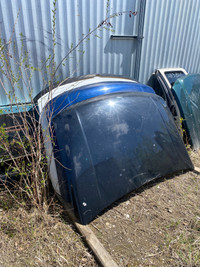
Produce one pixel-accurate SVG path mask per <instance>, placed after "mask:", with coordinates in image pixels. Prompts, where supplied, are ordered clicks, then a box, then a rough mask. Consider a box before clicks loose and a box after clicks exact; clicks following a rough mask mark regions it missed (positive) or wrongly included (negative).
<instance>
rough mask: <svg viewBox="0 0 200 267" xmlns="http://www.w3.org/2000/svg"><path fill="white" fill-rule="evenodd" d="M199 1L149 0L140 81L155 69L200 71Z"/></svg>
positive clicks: (143, 80) (145, 79)
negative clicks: (175, 68)
mask: <svg viewBox="0 0 200 267" xmlns="http://www.w3.org/2000/svg"><path fill="white" fill-rule="evenodd" d="M199 10H200V0H195V1H194V0H165V1H163V0H147V2H146V12H145V22H144V39H143V43H142V53H141V65H140V75H139V80H140V81H141V82H143V83H145V82H146V81H147V80H148V78H149V77H150V75H151V73H152V72H153V71H154V70H155V69H156V68H167V67H183V68H185V69H186V70H187V71H188V72H191V73H192V72H200V65H199V62H200V48H199V41H200V27H199V26H200V13H199Z"/></svg>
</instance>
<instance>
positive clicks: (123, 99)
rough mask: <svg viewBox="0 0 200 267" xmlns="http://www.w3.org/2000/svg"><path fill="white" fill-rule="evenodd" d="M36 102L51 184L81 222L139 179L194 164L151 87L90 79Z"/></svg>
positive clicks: (142, 181)
mask: <svg viewBox="0 0 200 267" xmlns="http://www.w3.org/2000/svg"><path fill="white" fill-rule="evenodd" d="M38 106H39V110H40V114H41V124H42V128H43V135H44V142H45V149H46V153H47V156H48V163H49V167H50V177H51V181H52V184H53V187H54V189H55V191H56V192H57V194H59V195H60V196H61V197H62V198H63V199H64V200H65V201H67V202H70V203H71V204H72V206H73V207H74V209H75V210H76V211H77V213H78V215H79V218H80V221H81V223H83V224H87V223H88V222H90V221H91V220H92V219H93V218H94V217H95V216H96V215H97V214H99V213H100V212H101V211H102V210H104V209H105V208H106V207H108V206H109V205H110V204H111V203H113V202H114V201H116V200H117V199H119V198H121V197H122V196H124V195H126V194H127V193H129V192H130V191H132V190H134V189H136V188H138V187H140V186H142V185H143V184H145V183H147V182H149V181H151V180H153V179H156V178H158V177H161V176H165V175H168V174H172V173H175V172H178V171H180V170H188V169H193V165H192V162H191V160H190V158H189V156H188V154H187V151H186V149H185V146H184V144H183V141H182V139H181V137H180V134H179V132H178V130H177V127H176V125H175V123H174V120H173V116H172V115H171V113H170V111H169V109H168V107H167V105H166V103H165V102H164V100H163V99H162V98H161V97H160V96H158V95H156V94H155V92H154V90H153V89H152V88H151V87H148V86H146V85H142V84H140V83H137V82H135V81H132V80H129V79H124V78H116V77H101V76H89V77H84V78H80V79H77V81H73V82H68V83H66V84H64V85H62V86H59V87H57V88H55V89H53V90H52V91H51V92H50V93H46V94H44V95H43V96H41V97H40V98H39V99H38Z"/></svg>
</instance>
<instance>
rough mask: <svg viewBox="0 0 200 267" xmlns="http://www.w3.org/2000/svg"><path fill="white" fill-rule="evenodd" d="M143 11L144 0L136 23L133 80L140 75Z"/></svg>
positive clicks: (144, 6) (144, 8)
mask: <svg viewBox="0 0 200 267" xmlns="http://www.w3.org/2000/svg"><path fill="white" fill-rule="evenodd" d="M145 10H146V0H141V1H140V9H139V12H138V15H139V23H138V33H137V36H138V37H137V48H136V58H135V68H134V79H135V80H139V74H140V61H141V51H142V40H143V29H144V18H145Z"/></svg>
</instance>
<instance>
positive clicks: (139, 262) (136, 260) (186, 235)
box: [0, 152, 200, 267]
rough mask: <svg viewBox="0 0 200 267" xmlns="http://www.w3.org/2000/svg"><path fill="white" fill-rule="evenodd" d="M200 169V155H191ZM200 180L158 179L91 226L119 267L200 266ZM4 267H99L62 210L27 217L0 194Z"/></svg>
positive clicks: (198, 176)
mask: <svg viewBox="0 0 200 267" xmlns="http://www.w3.org/2000/svg"><path fill="white" fill-rule="evenodd" d="M191 158H192V160H193V163H194V165H196V166H197V167H200V160H199V159H200V153H194V152H192V153H191ZM199 192H200V174H198V173H195V172H187V173H182V174H180V175H177V176H173V177H170V178H168V179H159V180H157V181H156V182H153V183H150V184H148V185H146V186H144V187H142V188H140V189H139V190H137V191H135V192H134V193H131V194H129V195H128V196H126V197H124V198H123V199H121V200H120V201H118V202H117V203H115V204H114V205H113V206H112V207H110V208H109V209H108V210H106V211H105V212H104V213H103V214H101V215H100V216H99V217H98V218H96V219H95V220H94V221H93V222H91V223H90V224H89V226H90V227H91V228H92V230H93V231H94V232H95V234H96V235H97V237H98V238H99V240H100V241H101V242H102V243H103V245H104V246H105V248H106V249H107V250H108V251H109V253H110V254H111V255H112V257H113V259H114V260H115V261H116V262H117V263H118V264H119V266H127V267H128V266H191V267H193V266H200V194H199ZM0 235H1V238H0V266H3V267H4V266H5V267H7V266H9V267H10V266H16V267H17V266H80V267H81V266H98V263H97V262H96V260H95V258H94V257H93V255H92V253H91V252H90V251H89V250H88V249H87V247H86V245H85V243H84V242H83V240H82V238H81V236H80V235H79V234H78V233H77V232H76V230H75V228H74V227H73V225H72V224H71V223H70V221H69V220H68V218H67V217H66V216H64V215H63V210H62V208H61V207H60V206H59V205H57V204H55V206H54V209H53V210H52V212H51V214H43V215H41V214H40V213H39V212H38V211H37V210H32V211H27V210H26V209H25V208H22V207H19V205H18V204H17V203H16V202H15V201H14V200H13V199H12V198H11V197H10V196H9V194H8V193H6V192H5V191H0Z"/></svg>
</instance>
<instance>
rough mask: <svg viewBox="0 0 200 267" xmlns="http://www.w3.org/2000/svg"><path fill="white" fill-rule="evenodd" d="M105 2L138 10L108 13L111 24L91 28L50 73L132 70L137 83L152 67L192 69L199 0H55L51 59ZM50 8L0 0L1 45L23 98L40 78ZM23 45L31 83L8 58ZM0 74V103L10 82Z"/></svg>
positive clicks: (94, 19)
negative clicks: (36, 69) (92, 32)
mask: <svg viewBox="0 0 200 267" xmlns="http://www.w3.org/2000/svg"><path fill="white" fill-rule="evenodd" d="M108 3H109V8H108V14H113V13H115V12H120V11H129V10H131V11H135V10H136V11H138V15H137V16H136V17H133V16H132V17H131V18H129V15H128V14H126V15H122V16H118V17H115V18H113V19H112V21H111V23H112V24H113V29H115V32H112V30H113V29H112V28H110V29H108V30H105V29H103V30H102V31H99V30H98V31H97V32H96V34H97V35H98V36H95V35H92V36H90V40H87V41H85V42H84V43H82V44H81V45H80V46H79V48H78V49H77V50H76V51H75V52H74V53H72V54H70V57H68V59H67V61H66V62H65V65H62V66H61V68H60V69H59V70H58V73H57V80H59V81H60V80H62V79H64V78H65V77H67V76H79V75H86V74H92V73H103V74H119V75H124V76H129V77H131V78H139V80H140V81H141V82H143V83H145V82H146V81H147V79H148V78H149V76H150V75H151V73H152V72H153V71H154V69H155V68H162V67H183V68H185V69H186V70H187V71H188V72H200V64H199V62H200V48H199V42H200V36H199V35H200V27H199V25H200V17H199V16H200V12H199V10H200V0H123V1H122V0H109V1H108V0H57V4H56V8H57V10H56V53H55V54H56V58H55V60H56V63H57V64H58V63H59V62H60V61H61V59H62V58H63V57H64V56H65V55H66V54H67V53H68V51H69V50H70V48H71V47H72V45H75V44H77V43H78V42H79V40H80V39H82V37H83V35H84V34H87V33H88V31H89V29H93V28H95V27H96V26H97V25H98V24H99V23H100V22H101V21H102V20H103V19H105V18H106V16H107V4H108ZM53 8H54V7H53V0H49V1H48V0H42V1H41V0H0V37H1V39H2V42H3V43H4V44H5V47H6V48H9V53H8V55H7V56H8V59H9V62H8V63H9V65H10V66H11V67H12V69H13V73H14V74H15V76H16V79H19V82H17V83H16V84H15V86H14V91H15V92H16V95H17V97H18V101H21V102H25V101H26V102H27V101H29V100H30V95H29V93H30V90H29V88H30V87H31V88H32V89H33V92H31V93H32V94H33V96H35V95H36V94H37V93H39V92H40V91H41V90H42V89H43V88H45V87H46V86H47V84H46V83H45V81H46V80H47V79H48V69H47V68H46V67H47V65H48V63H45V61H46V60H47V58H48V57H49V55H52V48H53V46H52V35H53V31H52V28H53V26H52V24H53V13H52V9H53ZM143 12H145V13H144V14H145V16H143V14H142V13H143ZM143 21H144V30H143ZM113 34H114V35H122V36H125V35H128V36H139V37H141V36H142V35H143V36H144V39H143V40H141V39H140V38H139V39H137V38H135V39H131V38H130V39H126V38H125V39H111V35H113ZM10 39H12V43H11V44H10V43H9V40H10ZM141 48H142V49H141ZM25 51H28V61H27V62H26V64H30V65H32V66H34V67H39V68H40V69H41V72H34V73H33V76H32V79H31V86H30V84H29V83H28V80H27V78H26V74H27V75H28V74H29V72H28V70H27V68H26V66H25V70H24V69H23V70H22V74H23V77H24V79H23V80H20V76H21V72H20V71H19V70H20V66H19V65H15V64H14V61H15V60H17V61H20V55H21V53H22V52H23V54H24V53H25ZM24 65H25V64H24ZM4 67H5V66H4ZM2 69H3V66H2V65H1V70H2ZM46 71H47V73H46ZM0 78H1V81H2V83H3V85H4V86H3V87H1V88H0V105H6V104H9V103H10V100H9V97H8V96H6V93H5V91H7V92H9V91H12V86H11V85H10V81H9V80H7V79H5V78H4V77H3V76H2V75H0ZM11 96H12V94H11Z"/></svg>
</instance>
